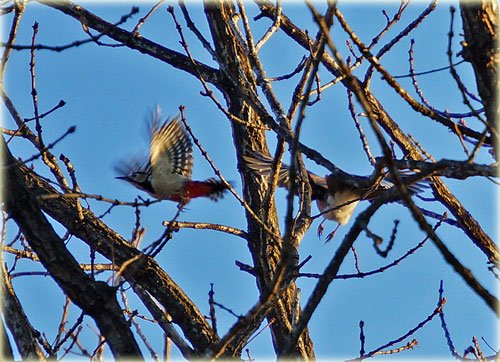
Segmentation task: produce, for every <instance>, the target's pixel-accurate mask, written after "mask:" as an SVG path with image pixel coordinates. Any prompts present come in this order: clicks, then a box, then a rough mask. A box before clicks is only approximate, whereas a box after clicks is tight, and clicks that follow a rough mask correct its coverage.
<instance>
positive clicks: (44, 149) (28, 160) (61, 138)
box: [22, 126, 76, 164]
mask: <svg viewBox="0 0 500 362" xmlns="http://www.w3.org/2000/svg"><path fill="white" fill-rule="evenodd" d="M75 131H76V126H71V127H69V128H68V129H67V130H66V132H64V133H63V134H62V135H61V136H59V138H57V139H56V140H55V141H54V142H51V143H49V144H48V145H47V146H45V145H43V146H41V147H42V150H41V151H40V152H38V153H36V154H34V155H33V156H31V157H29V158H27V159H25V160H23V161H22V162H23V163H24V164H27V163H29V162H31V161H34V160H36V159H38V158H40V157H42V158H43V156H44V155H46V152H47V151H48V150H50V149H52V148H54V146H55V145H57V144H58V143H59V142H61V141H62V140H63V139H64V138H66V136H67V135H69V134H72V133H74V132H75Z"/></svg>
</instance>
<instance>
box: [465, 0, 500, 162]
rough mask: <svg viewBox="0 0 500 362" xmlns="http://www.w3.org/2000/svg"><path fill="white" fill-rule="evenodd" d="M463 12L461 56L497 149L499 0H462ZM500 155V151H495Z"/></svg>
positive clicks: (499, 61) (499, 113)
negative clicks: (467, 65) (471, 75)
mask: <svg viewBox="0 0 500 362" xmlns="http://www.w3.org/2000/svg"><path fill="white" fill-rule="evenodd" d="M460 14H461V15H462V23H463V30H464V39H465V41H464V42H463V43H462V45H463V49H462V56H463V58H464V59H465V60H466V61H468V62H469V63H471V65H472V68H473V69H474V74H475V75H476V84H477V90H478V92H479V95H480V97H481V99H482V101H483V105H484V110H485V112H486V118H487V120H488V124H489V126H490V127H491V129H492V131H493V132H494V134H492V139H493V145H494V147H495V151H496V152H498V133H497V132H498V127H497V124H496V121H497V120H498V119H499V116H500V109H499V104H500V103H499V102H498V98H497V95H498V89H499V86H500V83H499V78H498V76H497V71H498V66H499V63H500V55H499V52H498V46H499V36H498V23H499V21H500V20H499V14H498V3H497V2H496V1H494V0H493V1H490V0H482V1H463V0H462V1H460ZM496 156H497V157H498V153H497V154H496Z"/></svg>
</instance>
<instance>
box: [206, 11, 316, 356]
mask: <svg viewBox="0 0 500 362" xmlns="http://www.w3.org/2000/svg"><path fill="white" fill-rule="evenodd" d="M205 13H206V16H207V19H208V22H209V26H210V30H211V33H212V38H213V42H214V44H215V50H216V53H217V54H218V56H219V64H220V65H221V68H223V69H224V73H225V76H226V80H225V81H223V82H221V83H220V84H219V85H218V88H219V90H221V91H222V92H223V94H224V97H225V99H226V102H227V104H228V108H229V111H230V113H231V114H233V115H235V116H237V117H238V118H240V119H242V120H245V121H247V122H248V124H249V125H250V126H245V125H242V124H238V123H235V122H234V123H233V141H234V144H235V148H236V152H237V157H238V164H239V169H245V166H242V165H243V162H244V161H243V160H242V155H243V154H244V153H245V152H248V151H249V150H256V151H259V152H263V153H268V152H269V151H268V149H267V142H266V138H265V134H264V131H263V130H262V127H263V126H264V125H263V123H262V122H261V121H260V120H259V117H258V116H257V114H256V113H255V111H253V110H252V108H250V106H249V105H248V104H246V103H245V102H244V101H242V99H244V97H242V96H241V93H242V92H248V90H241V89H235V88H236V85H235V84H234V81H233V79H238V80H239V83H240V84H239V87H240V88H241V87H243V88H245V87H251V88H252V91H256V86H257V85H256V82H255V78H254V75H253V71H252V67H251V64H250V61H249V59H248V54H247V53H246V52H245V50H244V49H243V47H242V45H241V44H240V43H239V41H238V38H237V37H236V36H235V34H234V33H233V31H232V29H231V27H230V25H229V22H230V21H231V20H230V19H231V18H232V17H233V16H234V15H235V10H234V7H233V6H232V5H230V4H229V3H211V4H209V5H207V6H206V7H205ZM252 126H256V127H257V128H256V127H252ZM242 183H243V194H244V197H245V200H246V201H247V202H248V204H249V205H250V207H251V208H252V210H254V211H255V213H256V214H257V215H258V216H259V217H261V218H262V216H263V215H264V214H265V213H264V207H265V195H266V192H265V191H266V188H267V183H266V182H262V181H260V180H259V179H256V178H255V176H253V175H251V174H250V173H245V172H243V173H242ZM266 211H267V213H268V219H267V223H266V225H267V227H268V228H270V229H271V230H272V231H273V232H274V233H275V234H277V235H280V231H279V226H278V218H277V214H276V209H275V206H274V202H271V205H270V207H269V209H268V210H266ZM247 220H248V247H249V249H250V252H251V254H252V258H253V263H254V271H255V276H256V279H257V286H258V288H259V292H260V293H261V295H262V294H265V293H266V292H267V290H268V288H269V287H270V283H271V282H272V280H273V277H274V276H275V272H276V269H277V267H278V263H279V262H280V260H281V257H282V249H283V242H282V240H281V239H280V240H276V238H274V237H272V236H271V235H269V234H268V233H266V232H265V231H263V230H262V226H261V225H260V224H259V223H258V222H256V221H255V220H254V218H253V217H252V216H251V215H250V214H248V213H247ZM295 289H296V286H295V283H292V284H291V285H290V286H289V287H288V289H287V290H286V291H285V292H284V293H283V294H282V296H281V297H280V298H279V300H278V301H277V302H276V304H275V306H274V307H273V308H272V309H271V311H270V312H269V314H268V316H267V321H268V322H269V323H271V324H270V329H271V335H272V337H273V344H274V348H275V351H276V353H277V355H281V352H282V351H283V350H284V349H285V346H286V345H287V342H288V338H289V336H290V334H291V328H292V315H293V311H292V307H291V306H292V305H293V301H294V295H295V294H296V292H295ZM296 318H298V316H296ZM258 327H259V325H258V324H256V325H255V328H258ZM245 341H246V339H242V340H240V341H239V342H238V343H237V345H235V346H233V348H234V349H235V350H234V353H235V356H237V355H238V354H239V353H241V349H242V348H243V346H244V342H245ZM292 356H293V357H299V358H303V359H314V350H313V345H312V341H311V339H310V338H309V334H308V331H307V330H305V331H304V333H303V334H302V335H301V338H300V339H299V341H298V343H297V345H296V346H295V349H294V352H293V353H292V354H291V356H289V357H292Z"/></svg>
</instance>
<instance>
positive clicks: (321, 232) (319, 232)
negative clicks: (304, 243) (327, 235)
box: [318, 222, 325, 240]
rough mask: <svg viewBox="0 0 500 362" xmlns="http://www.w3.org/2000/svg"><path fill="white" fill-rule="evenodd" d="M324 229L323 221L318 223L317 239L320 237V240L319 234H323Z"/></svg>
mask: <svg viewBox="0 0 500 362" xmlns="http://www.w3.org/2000/svg"><path fill="white" fill-rule="evenodd" d="M324 229H325V228H324V227H323V222H321V224H319V226H318V239H320V240H321V236H322V235H323V230H324Z"/></svg>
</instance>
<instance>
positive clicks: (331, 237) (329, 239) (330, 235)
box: [325, 224, 340, 244]
mask: <svg viewBox="0 0 500 362" xmlns="http://www.w3.org/2000/svg"><path fill="white" fill-rule="evenodd" d="M339 227H340V224H337V227H336V228H335V229H334V230H333V231H332V232H331V233H330V234H328V235H327V237H326V239H325V244H326V243H328V242H330V241H331V240H332V239H333V237H334V236H335V233H336V232H337V230H338V229H339Z"/></svg>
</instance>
